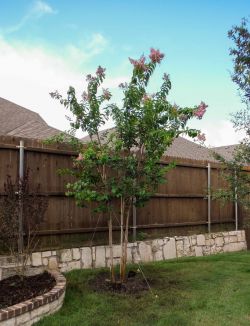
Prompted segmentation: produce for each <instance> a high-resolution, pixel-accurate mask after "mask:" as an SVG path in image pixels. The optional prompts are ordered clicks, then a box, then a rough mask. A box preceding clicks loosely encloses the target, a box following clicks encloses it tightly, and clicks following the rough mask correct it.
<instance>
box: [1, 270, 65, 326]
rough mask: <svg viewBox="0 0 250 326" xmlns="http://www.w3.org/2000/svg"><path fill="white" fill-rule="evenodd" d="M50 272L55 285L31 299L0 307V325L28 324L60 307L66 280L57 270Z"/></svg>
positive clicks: (28, 325) (24, 325)
mask: <svg viewBox="0 0 250 326" xmlns="http://www.w3.org/2000/svg"><path fill="white" fill-rule="evenodd" d="M51 273H52V275H53V276H54V277H55V279H56V285H55V286H54V287H53V289H52V290H50V291H49V292H47V293H45V294H43V295H40V296H37V297H35V298H33V299H30V300H27V301H24V302H21V303H18V304H16V305H14V306H11V307H8V308H5V309H0V326H19V325H23V326H30V325H33V324H34V323H36V322H37V321H38V320H40V319H41V318H43V317H44V316H47V315H50V314H52V313H54V312H56V311H57V310H59V309H60V308H61V306H62V304H63V299H64V295H65V288H66V280H65V277H64V276H63V275H62V274H60V273H59V272H56V271H53V272H51Z"/></svg>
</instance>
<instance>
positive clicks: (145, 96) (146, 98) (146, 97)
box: [142, 94, 151, 103]
mask: <svg viewBox="0 0 250 326" xmlns="http://www.w3.org/2000/svg"><path fill="white" fill-rule="evenodd" d="M142 100H143V102H144V103H145V102H147V101H149V100H151V97H150V96H149V95H148V94H144V95H143V98H142Z"/></svg>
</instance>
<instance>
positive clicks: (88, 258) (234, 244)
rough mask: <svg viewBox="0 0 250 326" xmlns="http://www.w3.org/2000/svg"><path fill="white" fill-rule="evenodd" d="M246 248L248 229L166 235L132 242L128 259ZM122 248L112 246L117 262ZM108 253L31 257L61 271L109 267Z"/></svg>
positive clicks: (88, 250)
mask: <svg viewBox="0 0 250 326" xmlns="http://www.w3.org/2000/svg"><path fill="white" fill-rule="evenodd" d="M246 249H247V245H246V238H245V231H230V232H220V233H210V234H199V235H191V236H183V237H180V236H178V237H172V238H169V237H165V238H162V239H155V240H150V241H138V242H133V243H129V244H128V262H129V263H136V262H150V261H159V260H166V259H173V258H179V257H185V256H206V255H211V254H218V253H223V252H231V251H241V250H246ZM120 251H121V249H120V246H119V245H114V246H113V256H114V263H115V264H118V263H119V261H120ZM109 254H110V252H109V247H108V246H96V247H82V248H73V249H64V250H57V251H55V250H54V251H43V252H35V253H33V254H32V257H31V259H30V266H31V267H32V268H33V269H41V268H44V269H50V270H56V269H59V270H60V271H61V272H68V271H70V270H73V269H81V268H98V267H109V263H110V255H109ZM4 268H5V267H2V278H4V277H7V276H8V274H10V266H9V268H8V267H7V266H6V269H5V270H4ZM32 268H31V271H32ZM0 269H1V268H0ZM12 273H13V268H12ZM0 274H1V273H0Z"/></svg>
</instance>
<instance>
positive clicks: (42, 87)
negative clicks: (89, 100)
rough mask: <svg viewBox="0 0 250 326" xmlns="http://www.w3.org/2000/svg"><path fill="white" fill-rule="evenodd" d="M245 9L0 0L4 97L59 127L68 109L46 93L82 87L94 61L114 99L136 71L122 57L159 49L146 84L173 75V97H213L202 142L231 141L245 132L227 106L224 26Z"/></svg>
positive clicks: (232, 99)
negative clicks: (160, 55) (161, 56)
mask: <svg viewBox="0 0 250 326" xmlns="http://www.w3.org/2000/svg"><path fill="white" fill-rule="evenodd" d="M249 14H250V1H249V0H237V1H236V0H235V1H234V0H203V1H201V0H197V1H195V0H175V1H172V0H171V1H170V0H158V1H149V0H126V1H125V0H123V1H122V0H120V1H119V0H106V1H103V0H99V1H98V0H92V1H63V0H48V1H39V0H37V1H29V0H12V1H0V15H1V20H0V74H1V78H0V97H3V98H6V99H8V100H11V101H13V102H15V103H17V104H19V105H22V106H24V107H26V108H28V109H31V110H33V111H36V112H38V113H39V114H40V115H41V116H42V117H43V118H44V119H45V120H46V121H47V123H48V124H50V125H51V126H53V127H56V128H58V129H61V130H65V129H67V128H68V122H67V120H66V118H65V114H67V112H65V110H64V109H63V108H62V107H61V106H60V105H59V104H58V103H57V102H55V100H53V99H51V98H50V96H49V92H51V91H54V90H59V91H60V92H61V93H62V94H65V92H66V91H67V88H68V86H69V85H72V86H74V87H75V88H76V89H77V92H78V94H81V93H82V91H83V90H84V88H85V86H86V84H85V78H84V76H85V75H86V74H88V73H93V72H94V71H95V69H96V67H97V66H98V65H99V64H100V65H102V66H104V67H106V68H107V81H106V87H109V88H110V90H111V92H112V93H113V94H114V101H119V99H120V96H121V94H120V92H119V91H118V90H117V86H118V85H119V84H120V83H121V82H123V81H126V80H128V78H129V76H130V74H131V70H132V67H131V65H130V63H129V61H128V57H132V58H138V57H139V56H140V55H141V54H142V53H144V54H145V55H147V54H148V53H149V49H150V48H151V47H155V48H157V49H158V48H159V49H160V50H161V51H162V52H164V53H165V58H164V61H163V62H162V64H161V66H160V67H159V68H158V70H157V72H156V74H155V76H154V78H153V80H152V82H151V84H150V91H152V92H153V91H154V90H157V87H159V83H160V80H161V78H160V77H161V75H162V74H163V73H164V72H167V73H169V74H170V76H171V80H172V90H171V95H170V98H169V99H170V101H171V102H175V103H176V104H179V105H182V106H183V105H185V106H193V105H196V104H199V103H200V101H201V100H202V101H204V102H206V103H207V104H208V105H209V108H208V111H207V114H206V115H205V116H204V118H203V121H196V122H195V124H193V126H195V127H197V128H200V129H201V130H202V131H203V132H204V133H205V134H206V136H207V145H211V146H220V145H228V144H233V143H235V142H237V141H238V140H239V139H240V137H241V135H239V134H235V133H234V131H233V128H232V125H231V123H230V113H233V112H236V111H237V110H239V109H240V108H241V102H240V98H239V96H238V94H237V89H236V87H235V85H234V84H233V83H232V81H231V79H230V71H232V61H231V58H230V56H229V47H230V46H231V45H232V44H231V42H230V40H229V39H228V38H227V31H228V30H229V29H230V28H231V26H232V25H234V24H239V23H240V20H241V18H242V17H249Z"/></svg>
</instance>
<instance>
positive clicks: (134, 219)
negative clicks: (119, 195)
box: [132, 198, 136, 241]
mask: <svg viewBox="0 0 250 326" xmlns="http://www.w3.org/2000/svg"><path fill="white" fill-rule="evenodd" d="M135 202H136V199H135V198H134V199H133V226H132V228H133V241H136V206H135Z"/></svg>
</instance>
